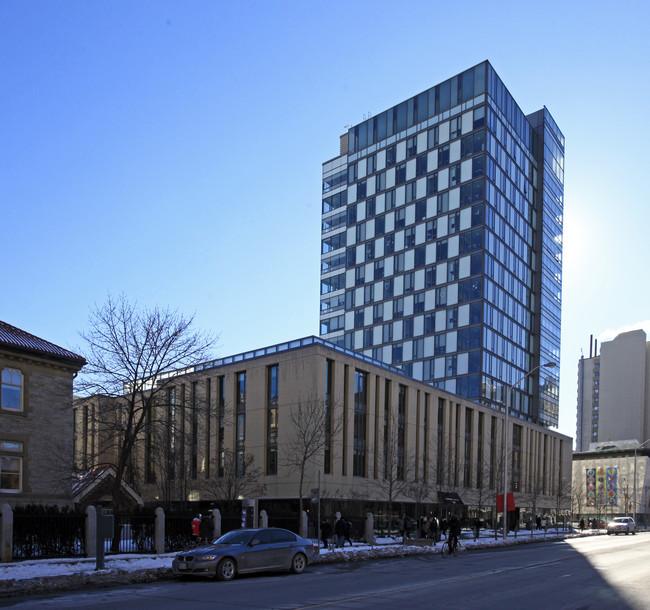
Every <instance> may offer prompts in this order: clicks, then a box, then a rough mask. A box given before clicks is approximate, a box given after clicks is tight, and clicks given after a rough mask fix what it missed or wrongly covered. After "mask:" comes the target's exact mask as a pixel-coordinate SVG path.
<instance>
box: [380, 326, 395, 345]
mask: <svg viewBox="0 0 650 610" xmlns="http://www.w3.org/2000/svg"><path fill="white" fill-rule="evenodd" d="M392 340H393V323H392V322H386V324H384V325H383V326H382V342H383V343H390V342H391V341H392Z"/></svg>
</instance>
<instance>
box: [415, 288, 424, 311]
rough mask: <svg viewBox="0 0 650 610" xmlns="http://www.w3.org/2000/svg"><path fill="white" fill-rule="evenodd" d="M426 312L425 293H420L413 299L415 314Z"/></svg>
mask: <svg viewBox="0 0 650 610" xmlns="http://www.w3.org/2000/svg"><path fill="white" fill-rule="evenodd" d="M423 311H424V292H418V293H417V294H416V295H415V296H414V297H413V313H422V312H423Z"/></svg>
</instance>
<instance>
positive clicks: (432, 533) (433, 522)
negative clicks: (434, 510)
mask: <svg viewBox="0 0 650 610" xmlns="http://www.w3.org/2000/svg"><path fill="white" fill-rule="evenodd" d="M429 537H430V538H431V539H432V540H433V546H436V542H438V520H437V519H436V518H435V517H434V516H431V517H429Z"/></svg>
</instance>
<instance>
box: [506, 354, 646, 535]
mask: <svg viewBox="0 0 650 610" xmlns="http://www.w3.org/2000/svg"><path fill="white" fill-rule="evenodd" d="M556 366H557V364H556V363H555V362H547V363H546V364H539V365H537V366H536V367H535V368H533V369H531V370H530V371H528V373H526V374H525V375H524V376H523V377H522V378H521V379H519V380H518V381H516V382H515V383H513V384H512V385H511V386H508V389H507V390H506V416H505V419H504V423H503V539H504V540H505V539H506V538H507V536H508V524H507V516H508V510H507V508H508V507H507V502H506V498H507V497H508V415H509V411H510V393H511V392H512V390H514V389H515V388H516V387H517V386H518V385H519V384H520V383H521V382H522V381H523V380H524V379H526V378H527V377H529V376H530V375H532V374H533V373H534V372H535V371H537V370H539V369H541V368H542V367H544V368H547V369H552V368H554V367H556ZM648 440H650V439H648Z"/></svg>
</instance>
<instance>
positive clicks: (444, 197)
mask: <svg viewBox="0 0 650 610" xmlns="http://www.w3.org/2000/svg"><path fill="white" fill-rule="evenodd" d="M448 211H449V192H447V193H441V194H440V195H438V207H437V212H438V214H444V213H445V212H448Z"/></svg>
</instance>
